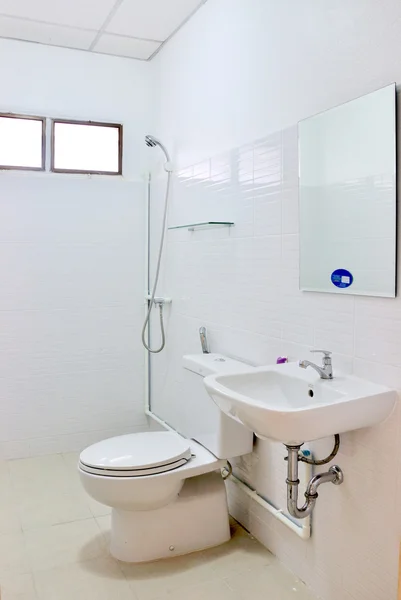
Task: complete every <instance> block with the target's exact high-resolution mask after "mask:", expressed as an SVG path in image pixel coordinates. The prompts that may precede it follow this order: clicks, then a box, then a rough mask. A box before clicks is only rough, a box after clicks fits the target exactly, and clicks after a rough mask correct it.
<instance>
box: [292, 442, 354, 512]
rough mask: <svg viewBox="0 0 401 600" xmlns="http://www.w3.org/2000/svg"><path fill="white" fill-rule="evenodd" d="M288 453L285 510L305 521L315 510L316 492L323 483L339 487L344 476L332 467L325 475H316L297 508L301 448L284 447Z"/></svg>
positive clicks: (335, 466)
mask: <svg viewBox="0 0 401 600" xmlns="http://www.w3.org/2000/svg"><path fill="white" fill-rule="evenodd" d="M286 448H287V451H288V459H287V460H288V465H287V509H288V512H289V513H290V515H291V516H292V517H295V518H296V519H305V517H308V516H309V515H310V514H311V513H312V511H313V509H314V508H315V504H316V500H317V498H318V493H317V490H318V488H319V486H320V485H322V484H323V483H334V485H340V484H341V483H342V482H343V481H344V475H343V472H342V471H341V469H340V467H338V466H337V465H333V466H332V467H330V469H329V470H328V471H326V472H325V473H318V474H317V475H315V476H314V477H312V479H311V480H310V481H309V483H308V485H307V488H306V492H305V502H304V504H303V506H301V507H300V508H299V507H298V494H299V490H298V487H299V479H298V462H299V451H300V448H301V446H300V445H299V446H286Z"/></svg>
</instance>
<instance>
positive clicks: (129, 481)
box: [79, 354, 253, 562]
mask: <svg viewBox="0 0 401 600" xmlns="http://www.w3.org/2000/svg"><path fill="white" fill-rule="evenodd" d="M184 368H185V369H186V374H185V377H186V384H187V386H188V385H189V386H190V395H189V396H188V397H183V398H182V399H179V404H180V403H181V406H182V411H177V403H176V405H175V408H173V407H171V408H169V403H167V404H166V406H164V407H163V409H160V414H158V415H157V418H158V419H159V420H160V419H162V420H163V421H165V422H166V423H168V430H166V431H162V432H145V433H133V434H130V435H123V436H119V437H115V438H111V439H108V440H104V441H102V442H99V443H97V444H94V445H93V446H90V447H89V448H87V449H86V450H84V451H83V452H82V453H81V455H80V460H79V473H80V477H81V481H82V484H83V486H84V488H85V490H86V491H87V492H88V494H89V495H90V496H92V498H94V499H95V500H97V501H98V502H101V503H103V504H106V505H108V506H110V507H111V508H112V523H111V543H110V551H111V554H112V555H113V556H114V557H115V558H117V559H118V560H122V561H125V562H144V561H151V560H157V559H161V558H166V557H168V556H174V555H180V554H187V553H189V552H194V551H196V550H202V549H205V548H209V547H211V546H217V545H219V544H222V543H224V542H226V541H227V540H228V539H229V538H230V528H229V523H228V508H227V498H226V490H225V485H224V481H223V479H222V476H221V473H220V469H221V468H222V467H223V466H224V465H225V464H226V460H227V459H230V458H234V457H236V456H241V455H243V454H247V453H249V452H251V451H252V443H253V436H252V433H251V432H250V431H249V430H247V429H245V427H244V426H243V425H241V424H240V423H238V422H237V421H235V420H233V419H231V418H230V417H227V416H226V415H224V414H223V413H222V412H221V411H220V410H219V409H218V408H217V406H216V405H215V404H214V402H213V400H212V399H211V398H210V397H209V395H208V394H207V392H206V389H205V388H204V385H203V378H204V377H206V376H207V375H210V374H212V373H217V372H225V373H227V372H231V371H233V370H235V371H238V369H241V368H244V369H246V368H247V366H246V365H243V364H242V363H239V362H238V361H235V360H232V359H229V358H225V357H223V356H221V355H216V354H201V355H192V356H186V357H184ZM179 404H178V406H179ZM188 409H189V410H188ZM169 413H171V414H169ZM183 415H184V416H183ZM155 416H156V415H155ZM166 427H167V425H166Z"/></svg>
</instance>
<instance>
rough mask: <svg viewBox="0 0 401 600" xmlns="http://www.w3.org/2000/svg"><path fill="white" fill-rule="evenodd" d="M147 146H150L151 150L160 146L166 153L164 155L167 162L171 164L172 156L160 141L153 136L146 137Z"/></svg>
mask: <svg viewBox="0 0 401 600" xmlns="http://www.w3.org/2000/svg"><path fill="white" fill-rule="evenodd" d="M145 144H146V145H147V146H149V148H156V146H159V148H161V149H162V150H163V152H164V155H165V157H166V161H167V162H168V163H169V162H170V155H169V153H168V152H167V149H166V148H165V146H163V144H162V143H161V141H160V140H158V139H157V138H155V137H153V135H145Z"/></svg>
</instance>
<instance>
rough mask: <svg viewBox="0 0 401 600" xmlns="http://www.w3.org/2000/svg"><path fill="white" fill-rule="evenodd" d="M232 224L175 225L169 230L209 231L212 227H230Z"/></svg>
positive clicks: (221, 222)
mask: <svg viewBox="0 0 401 600" xmlns="http://www.w3.org/2000/svg"><path fill="white" fill-rule="evenodd" d="M233 225H234V223H232V222H230V221H204V222H203V223H190V224H188V225H176V226H175V227H169V229H188V231H196V230H197V229H211V228H212V227H216V228H217V227H232V226H233Z"/></svg>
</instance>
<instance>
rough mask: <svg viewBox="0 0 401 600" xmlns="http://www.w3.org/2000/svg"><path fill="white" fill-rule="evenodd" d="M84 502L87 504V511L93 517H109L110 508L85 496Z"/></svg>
mask: <svg viewBox="0 0 401 600" xmlns="http://www.w3.org/2000/svg"><path fill="white" fill-rule="evenodd" d="M86 496H87V498H86V501H87V503H88V506H89V509H90V511H91V513H92V515H93V516H94V517H103V516H104V515H109V514H110V513H111V508H110V506H106V505H105V504H100V502H96V500H94V499H93V498H91V497H90V496H88V494H86Z"/></svg>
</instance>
